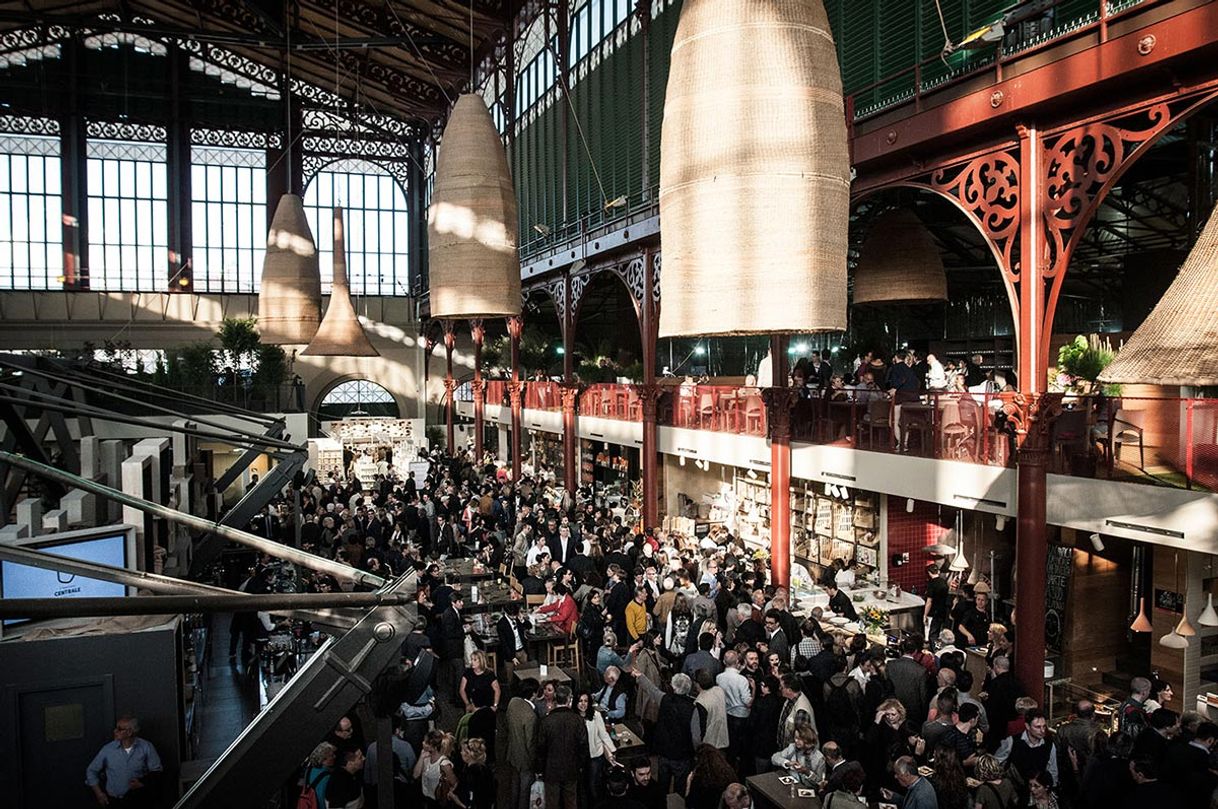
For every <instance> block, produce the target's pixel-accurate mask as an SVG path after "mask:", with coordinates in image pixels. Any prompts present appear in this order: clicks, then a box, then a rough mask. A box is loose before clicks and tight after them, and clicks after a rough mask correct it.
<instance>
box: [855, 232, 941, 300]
mask: <svg viewBox="0 0 1218 809" xmlns="http://www.w3.org/2000/svg"><path fill="white" fill-rule="evenodd" d="M945 300H947V274H946V273H945V272H944V271H943V256H942V255H940V253H939V247H938V245H936V244H935V239H934V237H933V236H931V235H930V231H929V230H927V229H926V226H925V225H923V224H922V221H921V220H920V219H918V217H917V215H916V214H915V213H914V212H913V211H911V210H909V209H907V208H902V209H898V210H895V211H890V212H888V213H886V214H883V215H881V216H880V217H879V218H877V219H876V220H875V222H874V223H873V224H872V226H871V233H870V234H869V235H868V237H867V240H866V241H865V242H863V245H862V247H861V248H860V249H859V260H858V266H857V267H856V268H855V271H854V298H853V301H854V303H855V304H895V303H927V302H932V301H945Z"/></svg>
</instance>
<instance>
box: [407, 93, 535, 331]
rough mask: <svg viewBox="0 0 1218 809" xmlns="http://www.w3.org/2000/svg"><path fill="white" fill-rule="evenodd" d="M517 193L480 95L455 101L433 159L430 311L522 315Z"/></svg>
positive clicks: (457, 315) (449, 314) (458, 315)
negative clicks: (517, 241) (434, 165)
mask: <svg viewBox="0 0 1218 809" xmlns="http://www.w3.org/2000/svg"><path fill="white" fill-rule="evenodd" d="M516 228H517V221H516V192H515V190H513V187H512V175H511V173H510V172H509V171H508V163H507V153H506V152H505V151H504V149H503V142H502V141H500V140H499V133H498V132H496V131H495V124H494V122H493V121H492V120H491V114H490V111H489V110H487V108H486V103H485V102H484V101H483V100H482V97H481V96H476V95H471V94H466V95H463V96H461V97H460V98H458V99H457V103H456V105H454V106H453V111H452V114H451V115H449V118H448V125H447V126H446V127H445V128H444V139H443V140H442V141H441V143H440V152H439V155H438V156H437V158H436V181H435V190H434V191H433V192H432V198H431V208H430V210H429V212H428V216H427V239H428V261H429V273H430V278H431V315H432V317H446V318H479V317H510V316H514V315H519V314H520V262H519V260H518V258H517V254H516V240H517V232H516Z"/></svg>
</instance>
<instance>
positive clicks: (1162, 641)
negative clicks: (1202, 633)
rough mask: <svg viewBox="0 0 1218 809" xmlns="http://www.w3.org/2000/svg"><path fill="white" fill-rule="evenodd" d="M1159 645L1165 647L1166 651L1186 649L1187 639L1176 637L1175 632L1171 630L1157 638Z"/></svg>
mask: <svg viewBox="0 0 1218 809" xmlns="http://www.w3.org/2000/svg"><path fill="white" fill-rule="evenodd" d="M1159 645H1160V646H1166V647H1167V648H1168V649H1187V648H1188V638H1185V637H1182V636H1181V635H1177V634H1176V632H1175V630H1172V631H1171V632H1168V633H1167V634H1166V635H1164V636H1163V637H1161V638H1159Z"/></svg>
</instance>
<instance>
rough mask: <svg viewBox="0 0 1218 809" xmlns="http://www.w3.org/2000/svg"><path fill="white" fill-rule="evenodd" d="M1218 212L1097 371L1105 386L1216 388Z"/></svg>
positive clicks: (1217, 364) (1217, 362)
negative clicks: (1156, 299)
mask: <svg viewBox="0 0 1218 809" xmlns="http://www.w3.org/2000/svg"><path fill="white" fill-rule="evenodd" d="M1215 312H1218V208H1215V210H1214V213H1212V214H1210V219H1209V222H1208V223H1207V224H1206V226H1205V228H1204V229H1203V230H1202V231H1201V236H1200V238H1198V239H1197V243H1196V244H1195V245H1193V249H1192V252H1190V253H1189V254H1188V258H1186V259H1185V260H1184V264H1182V265H1181V266H1180V272H1179V274H1178V275H1176V278H1175V280H1174V281H1172V282H1171V286H1169V287H1168V288H1167V291H1166V292H1164V293H1163V297H1162V298H1160V299H1159V303H1158V304H1157V305H1156V306H1155V308H1154V309H1152V310H1151V312H1150V314H1149V315H1147V316H1146V319H1145V320H1144V321H1142V325H1141V326H1138V328H1137V329H1135V330H1134V332H1133V334H1131V335H1130V336H1129V339H1128V340H1126V341H1125V345H1124V346H1122V347H1121V350H1120V351H1119V352H1118V353H1117V356H1116V359H1114V360H1113V361H1112V363H1111V364H1110V365H1109V366H1108V367H1107V368H1105V369H1104V370H1103V371H1102V372H1101V373H1100V381H1101V382H1107V383H1118V384H1124V383H1130V384H1133V383H1138V382H1148V383H1152V384H1156V385H1196V386H1201V385H1218V352H1215V350H1214V346H1216V345H1218V318H1215V317H1214V313H1215Z"/></svg>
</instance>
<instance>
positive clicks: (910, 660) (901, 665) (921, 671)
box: [884, 638, 931, 717]
mask: <svg viewBox="0 0 1218 809" xmlns="http://www.w3.org/2000/svg"><path fill="white" fill-rule="evenodd" d="M917 652H918V644H917V643H915V642H914V640H913V639H912V638H905V639H903V640H902V641H901V656H900V657H898V658H897V659H896V660H893V661H891V662H889V664H888V666H887V667H886V669H885V673H884V676H885V677H886V678H887V679H888V681H889V682H890V683H892V690H893V693H894V694H895V695H896V698H897V699H899V700H900V701H901V704H902V705H904V706H905V711H906V713H907V714H908V715H909V716H911V717H923V716H926V715H927V712H928V710H929V708H930V695H931V682H930V675H929V674H927V672H926V667H925V666H923V665H922V664H921V663H919V662H918V661H917V660H915V659H914V657H913V656H914V655H915V654H917Z"/></svg>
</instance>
